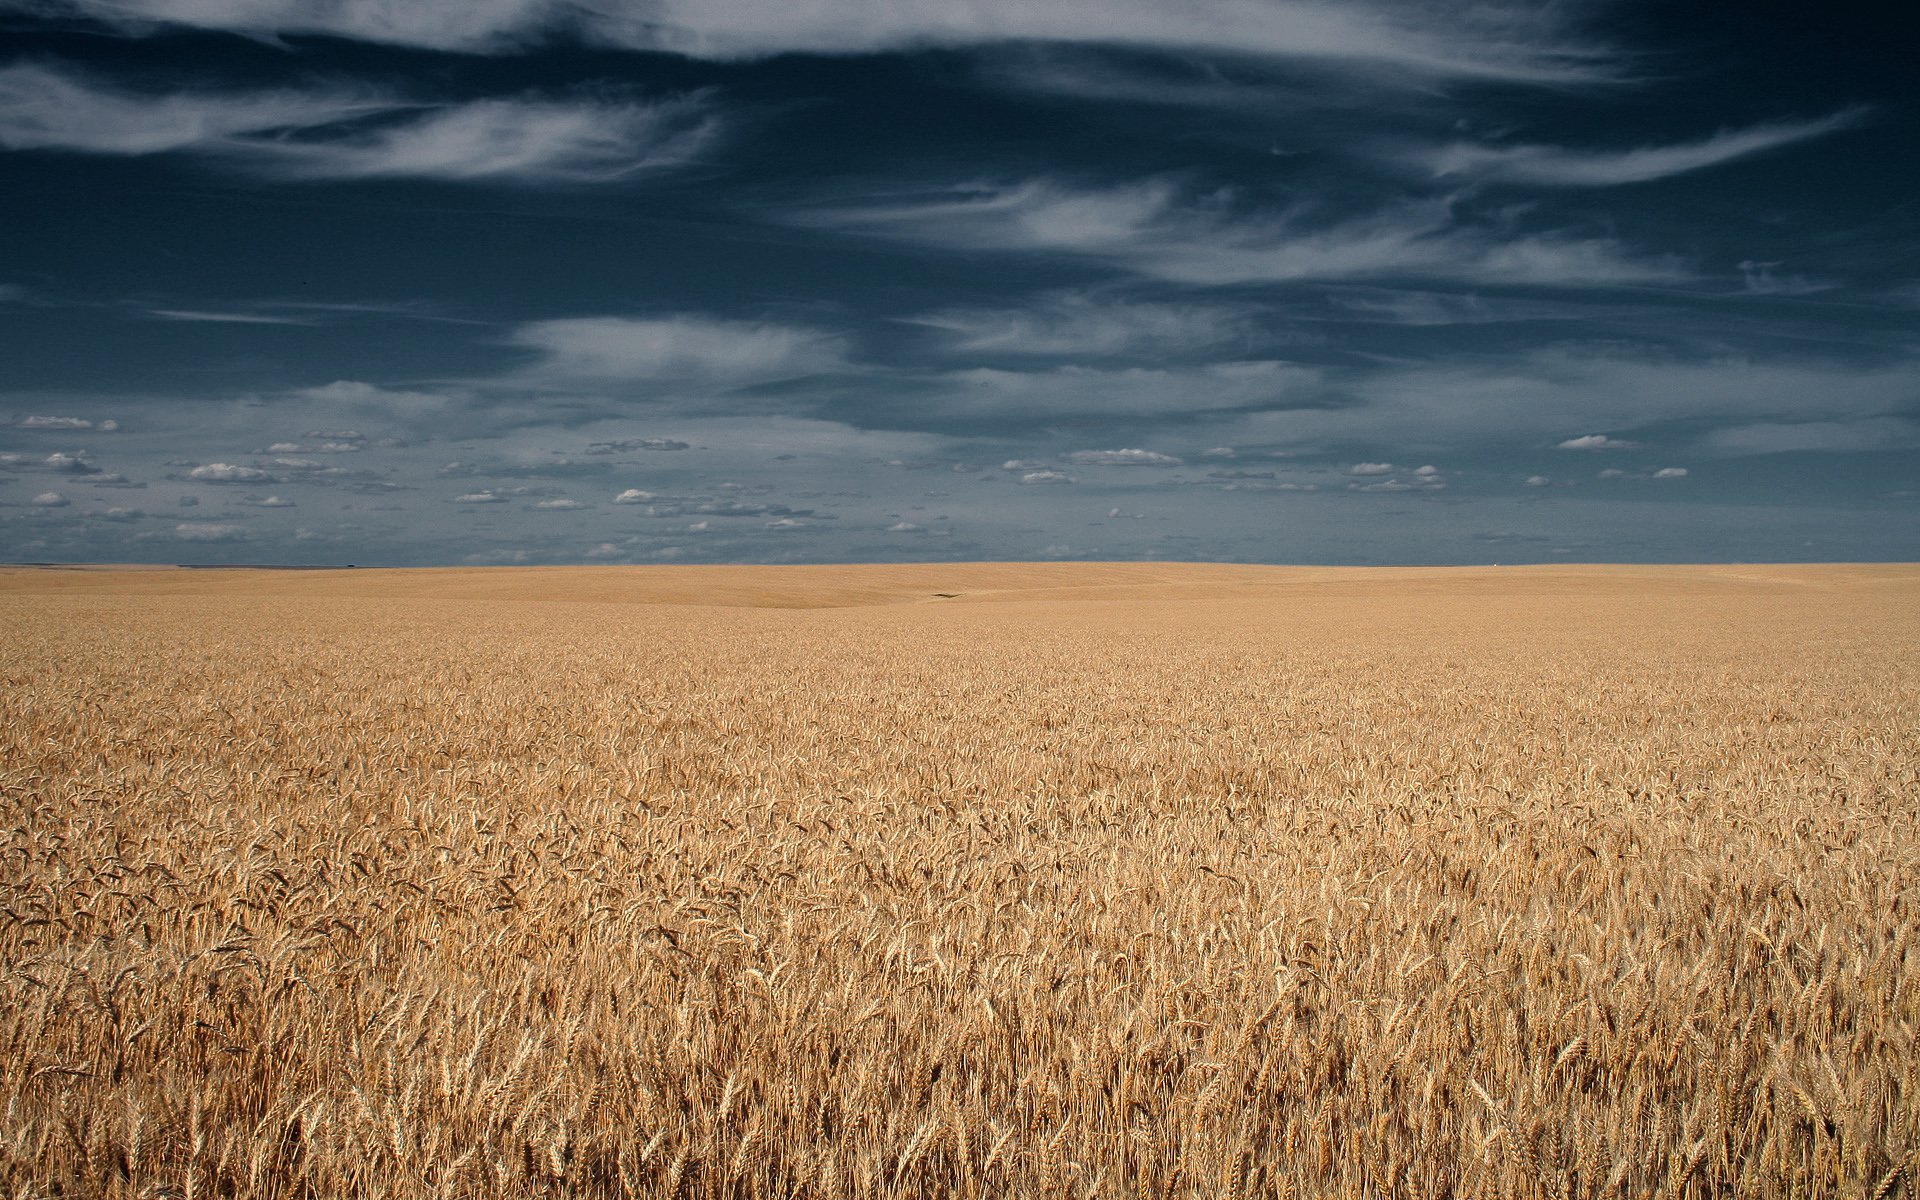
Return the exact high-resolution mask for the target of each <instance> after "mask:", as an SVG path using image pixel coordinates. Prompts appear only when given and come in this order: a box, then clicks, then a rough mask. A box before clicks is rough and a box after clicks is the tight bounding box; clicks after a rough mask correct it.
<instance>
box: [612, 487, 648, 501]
mask: <svg viewBox="0 0 1920 1200" xmlns="http://www.w3.org/2000/svg"><path fill="white" fill-rule="evenodd" d="M654 499H655V496H654V494H653V493H652V492H648V491H642V490H641V489H640V488H628V489H627V490H626V491H624V492H621V493H620V494H619V495H618V496H615V497H614V498H613V502H614V503H615V504H650V503H652V502H653V500H654Z"/></svg>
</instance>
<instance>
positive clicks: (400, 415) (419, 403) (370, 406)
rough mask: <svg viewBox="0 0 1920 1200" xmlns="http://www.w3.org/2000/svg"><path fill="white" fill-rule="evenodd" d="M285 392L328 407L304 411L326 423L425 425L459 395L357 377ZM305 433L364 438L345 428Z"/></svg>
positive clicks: (337, 438)
mask: <svg viewBox="0 0 1920 1200" xmlns="http://www.w3.org/2000/svg"><path fill="white" fill-rule="evenodd" d="M287 395H288V398H289V399H292V400H298V401H306V402H308V403H310V404H315V405H319V406H320V407H321V408H323V409H325V410H328V411H324V412H308V413H307V415H308V417H309V419H312V420H314V421H316V422H320V421H324V422H327V423H329V424H331V423H333V422H336V421H337V422H341V423H343V424H344V423H346V422H348V421H352V422H354V423H356V424H357V423H359V422H361V421H376V422H393V421H397V422H400V423H401V424H411V425H426V424H429V423H435V422H438V421H440V420H441V419H442V418H443V417H444V416H445V415H446V412H447V409H448V407H449V406H450V405H452V404H454V403H455V402H457V401H458V400H459V399H460V396H459V395H457V394H448V393H445V392H418V391H408V390H405V389H400V388H384V387H378V386H376V385H374V384H371V383H366V382H364V381H361V380H357V379H336V380H334V381H333V382H332V383H326V384H321V385H320V386H319V387H310V388H299V389H297V390H295V391H292V392H289V393H287ZM346 434H352V436H351V437H349V436H346ZM305 436H307V437H310V438H318V439H321V440H322V441H332V442H361V441H364V440H366V439H365V438H363V437H361V436H360V435H359V433H358V432H357V431H355V430H346V431H345V432H344V433H341V434H328V433H322V432H315V433H308V434H306V435H305Z"/></svg>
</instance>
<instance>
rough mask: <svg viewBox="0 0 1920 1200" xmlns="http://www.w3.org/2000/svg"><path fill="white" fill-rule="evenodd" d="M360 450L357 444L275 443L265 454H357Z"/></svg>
mask: <svg viewBox="0 0 1920 1200" xmlns="http://www.w3.org/2000/svg"><path fill="white" fill-rule="evenodd" d="M362 449H363V447H362V446H361V445H360V443H359V442H275V443H273V444H272V445H271V446H268V447H267V453H269V454H358V453H360V451H361V450H362Z"/></svg>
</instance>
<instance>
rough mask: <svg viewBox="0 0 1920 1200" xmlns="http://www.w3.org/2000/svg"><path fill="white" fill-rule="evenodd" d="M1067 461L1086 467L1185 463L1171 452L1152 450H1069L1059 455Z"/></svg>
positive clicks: (1154, 465) (1152, 465)
mask: <svg viewBox="0 0 1920 1200" xmlns="http://www.w3.org/2000/svg"><path fill="white" fill-rule="evenodd" d="M1060 457H1061V458H1063V459H1065V460H1066V461H1067V462H1070V463H1075V464H1077V465H1080V466H1088V467H1178V466H1183V465H1185V464H1184V463H1183V462H1182V461H1181V460H1180V459H1177V458H1175V457H1174V456H1173V455H1171V454H1160V453H1157V452H1155V451H1152V450H1070V451H1068V452H1067V453H1065V454H1062V455H1061V456H1060Z"/></svg>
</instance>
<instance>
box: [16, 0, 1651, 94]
mask: <svg viewBox="0 0 1920 1200" xmlns="http://www.w3.org/2000/svg"><path fill="white" fill-rule="evenodd" d="M4 7H6V8H13V9H16V10H18V9H21V8H25V9H27V10H28V11H34V12H39V13H42V14H54V15H65V16H72V17H85V18H92V19H95V20H100V21H104V22H107V23H109V24H111V25H113V26H115V27H117V28H119V29H121V30H123V31H125V32H129V33H137V32H144V31H146V30H149V29H153V28H156V27H161V26H164V25H168V24H173V25H187V26H192V27H197V28H202V29H217V30H226V31H229V32H234V33H240V34H246V35H251V36H256V37H273V36H279V35H298V34H309V35H327V36H334V37H344V38H355V39H359V40H364V41H375V42H386V43H394V44H400V45H409V46H424V47H431V48H434V49H440V50H459V51H469V52H502V51H507V50H511V49H514V48H517V47H520V46H525V45H529V44H532V43H534V42H536V41H538V40H540V39H542V38H544V37H548V36H551V35H553V34H555V33H570V34H572V35H574V36H577V37H581V38H583V39H586V40H588V41H593V42H599V43H602V44H612V45H616V46H623V47H627V48H631V49H641V50H665V51H669V52H673V53H678V54H684V55H687V56H690V57H694V58H704V59H719V60H735V59H755V58H765V57H770V56H773V55H779V54H791V53H807V54H833V55H845V54H869V53H878V52H884V51H890V50H904V49H919V48H925V47H967V46H982V45H993V44H1001V43H1009V42H1037V43H1053V44H1091V45H1111V46H1124V47H1132V48H1138V49H1150V50H1165V51H1172V52H1178V53H1196V52H1198V53H1220V54H1231V55H1234V56H1236V57H1246V56H1252V57H1257V58H1266V59H1277V60H1294V61H1298V60H1307V61H1313V62H1320V63H1327V64H1331V65H1335V66H1341V67H1347V68H1351V69H1358V70H1363V71H1366V72H1368V73H1371V74H1381V73H1385V72H1395V73H1401V74H1411V75H1414V76H1417V77H1421V78H1427V79H1452V78H1460V79H1486V80H1512V81H1521V82H1535V83H1548V84H1566V83H1574V82H1591V81H1594V80H1597V79H1602V78H1605V77H1607V76H1608V75H1609V74H1610V73H1611V72H1612V71H1613V69H1614V66H1615V63H1614V55H1613V54H1612V53H1611V52H1610V51H1608V50H1607V48H1605V47H1603V46H1600V45H1597V44H1595V43H1593V42H1591V41H1590V40H1587V39H1584V38H1583V37H1581V36H1580V35H1579V34H1578V33H1576V32H1575V31H1574V30H1573V29H1572V22H1571V21H1570V20H1569V18H1570V17H1577V16H1578V12H1577V11H1576V8H1577V6H1569V5H1540V4H1526V3H1517V2H1513V0H1505V2H1502V0H1493V2H1488V3H1478V4H1474V5H1470V6H1457V5H1455V6H1430V5H1407V4H1392V3H1388V2H1385V0H1347V2H1345V3H1334V2H1332V0H1190V2H1189V3H1186V4H1182V5H1168V4H1163V3H1159V2H1158V0H1053V2H1052V3H1044V4H1043V3H1034V2H1033V0H972V2H970V3H967V4H964V5H961V4H953V3H951V2H949V0H808V2H806V3H797V4H796V3H791V2H788V0H652V2H651V3H646V4H605V3H593V2H589V0H10V3H7V4H6V5H4Z"/></svg>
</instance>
